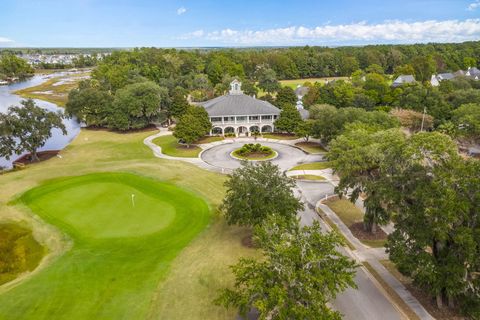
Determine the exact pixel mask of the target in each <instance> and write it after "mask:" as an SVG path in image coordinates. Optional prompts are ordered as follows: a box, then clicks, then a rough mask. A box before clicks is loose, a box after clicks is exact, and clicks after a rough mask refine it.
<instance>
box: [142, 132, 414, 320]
mask: <svg viewBox="0 0 480 320" xmlns="http://www.w3.org/2000/svg"><path fill="white" fill-rule="evenodd" d="M159 135H163V134H162V133H159V134H157V135H154V136H151V137H149V138H147V139H145V144H147V145H148V146H149V147H150V148H151V149H152V150H153V152H154V154H155V155H156V156H157V157H163V158H166V159H172V160H173V159H175V160H182V161H187V162H190V163H193V164H195V165H197V166H199V167H201V168H207V169H208V170H212V169H213V170H214V171H219V172H220V170H221V172H222V173H226V172H229V171H231V170H233V169H236V168H238V167H240V165H241V161H240V160H237V159H234V158H232V157H231V156H230V153H231V152H232V151H233V150H235V149H238V148H240V147H242V146H243V145H244V144H245V143H255V141H253V140H251V139H248V140H244V141H240V142H239V141H234V142H232V143H221V144H218V145H214V146H213V147H210V146H208V147H207V149H205V150H204V151H203V152H202V154H201V159H198V158H194V159H193V158H190V159H189V158H183V159H182V158H173V157H168V156H164V155H163V154H162V153H161V149H159V147H158V146H156V145H155V144H153V143H152V142H151V140H152V139H153V138H154V137H156V136H159ZM291 142H292V141H289V142H286V143H276V142H270V141H258V143H261V144H262V145H265V146H268V147H270V148H272V149H274V150H275V151H277V153H278V157H277V158H275V159H274V160H271V162H273V163H274V164H276V165H278V166H279V167H280V169H281V170H283V171H286V170H288V169H290V168H292V167H294V166H296V165H298V164H301V163H308V162H314V161H320V160H322V159H323V157H322V155H311V154H307V153H305V152H303V151H302V150H300V149H298V148H296V147H293V146H292V145H290V143H291ZM295 192H296V194H297V195H298V196H300V198H301V199H302V201H303V202H304V203H305V209H304V210H302V211H301V212H299V216H300V221H301V223H302V224H303V225H311V224H312V223H313V221H319V222H320V224H321V225H322V226H323V228H324V230H325V228H326V225H325V224H324V222H323V221H322V220H321V218H320V217H319V216H318V214H317V213H316V211H315V205H316V203H317V202H318V201H319V200H320V199H322V198H324V197H325V196H328V195H331V194H333V193H334V186H333V185H332V184H331V183H329V182H302V181H297V188H296V190H295ZM341 250H342V252H344V253H345V254H348V253H347V252H346V250H345V249H341ZM355 283H356V284H357V286H358V289H356V290H355V289H348V290H346V291H345V292H342V293H341V294H339V295H338V296H337V298H336V299H335V300H334V301H332V305H333V307H334V308H335V309H337V310H339V311H340V312H341V313H342V314H343V319H346V320H401V319H404V318H405V317H403V316H401V315H400V313H399V312H398V310H397V309H396V308H395V307H394V305H393V304H392V302H390V301H389V299H388V298H387V297H386V295H385V293H384V292H383V290H382V289H380V285H379V284H377V283H376V280H374V279H373V278H372V276H371V275H370V274H369V273H368V271H367V270H366V269H365V268H364V267H361V268H358V269H357V274H356V276H355Z"/></svg>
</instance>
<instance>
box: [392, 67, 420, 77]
mask: <svg viewBox="0 0 480 320" xmlns="http://www.w3.org/2000/svg"><path fill="white" fill-rule="evenodd" d="M401 75H412V76H413V75H415V69H414V68H413V66H412V65H411V64H405V65H402V66H397V67H396V68H395V69H394V74H393V78H394V79H396V78H398V77H399V76H401Z"/></svg>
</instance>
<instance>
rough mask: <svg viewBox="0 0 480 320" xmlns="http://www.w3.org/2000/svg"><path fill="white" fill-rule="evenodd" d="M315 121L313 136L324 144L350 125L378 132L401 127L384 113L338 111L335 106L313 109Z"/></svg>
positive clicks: (350, 110) (362, 110) (349, 109)
mask: <svg viewBox="0 0 480 320" xmlns="http://www.w3.org/2000/svg"><path fill="white" fill-rule="evenodd" d="M310 114H311V116H312V118H313V119H314V123H313V129H312V130H313V136H314V137H316V138H320V139H321V140H322V141H323V142H326V143H328V142H330V140H332V139H333V138H335V137H336V136H338V135H340V134H341V133H342V132H343V130H344V129H345V127H346V125H347V124H349V123H354V122H358V123H364V124H367V125H369V126H372V127H375V128H377V129H378V130H380V129H388V128H394V127H398V126H399V122H398V120H397V119H395V118H394V117H392V116H391V115H389V114H388V113H386V112H383V111H365V110H364V109H360V108H342V109H336V108H335V107H333V106H329V105H322V106H314V107H312V108H311V113H310Z"/></svg>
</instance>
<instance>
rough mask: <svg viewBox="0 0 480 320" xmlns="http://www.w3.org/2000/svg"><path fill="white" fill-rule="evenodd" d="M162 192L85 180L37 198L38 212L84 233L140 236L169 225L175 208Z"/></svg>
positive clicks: (36, 209) (35, 201) (106, 235)
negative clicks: (145, 191) (150, 192)
mask: <svg viewBox="0 0 480 320" xmlns="http://www.w3.org/2000/svg"><path fill="white" fill-rule="evenodd" d="M161 193H162V192H161V191H160V190H159V193H158V195H157V194H152V195H150V194H148V193H144V192H142V191H141V190H139V189H137V188H135V187H132V186H128V185H126V184H124V183H122V182H121V181H119V182H104V181H98V180H97V179H95V180H93V181H84V179H81V181H79V183H77V184H69V185H67V186H66V187H65V188H62V189H61V190H57V191H55V192H50V193H46V194H44V195H42V196H39V197H37V198H36V199H35V200H34V201H33V203H31V205H32V206H35V211H36V212H37V213H41V212H42V213H43V215H48V214H50V215H52V216H55V217H56V218H59V219H62V220H63V221H64V222H65V223H67V224H68V225H69V226H71V227H73V228H75V230H76V231H77V232H78V233H79V234H81V235H85V236H91V237H94V238H108V237H128V236H141V235H145V234H149V233H153V232H155V231H159V230H161V229H163V228H165V227H166V226H168V225H169V224H170V223H171V222H172V220H173V218H174V217H175V207H174V206H173V205H172V204H170V203H169V202H167V201H164V200H163V199H162V194H161Z"/></svg>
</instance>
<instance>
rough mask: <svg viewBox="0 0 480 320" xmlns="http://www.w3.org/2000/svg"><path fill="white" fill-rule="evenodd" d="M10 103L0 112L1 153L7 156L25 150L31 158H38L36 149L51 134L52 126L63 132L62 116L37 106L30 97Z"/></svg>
mask: <svg viewBox="0 0 480 320" xmlns="http://www.w3.org/2000/svg"><path fill="white" fill-rule="evenodd" d="M20 103H21V104H22V106H21V107H20V106H12V107H10V108H8V112H7V113H5V114H4V113H0V156H2V157H6V158H7V159H10V157H11V156H12V155H13V154H21V153H22V152H24V151H28V152H29V153H30V154H31V159H32V161H38V156H37V150H38V149H39V148H40V147H42V146H44V145H45V143H46V142H47V139H48V138H50V137H51V136H52V129H53V128H58V129H60V130H61V132H62V133H63V134H64V135H65V134H67V131H66V129H65V125H64V124H63V122H62V118H63V116H62V115H61V114H60V113H57V112H51V111H48V110H45V109H43V108H40V107H38V106H37V105H36V104H35V102H34V101H33V100H32V99H28V100H23V101H21V102H20Z"/></svg>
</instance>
